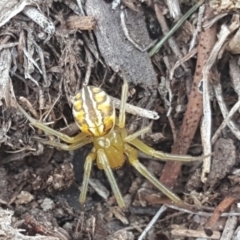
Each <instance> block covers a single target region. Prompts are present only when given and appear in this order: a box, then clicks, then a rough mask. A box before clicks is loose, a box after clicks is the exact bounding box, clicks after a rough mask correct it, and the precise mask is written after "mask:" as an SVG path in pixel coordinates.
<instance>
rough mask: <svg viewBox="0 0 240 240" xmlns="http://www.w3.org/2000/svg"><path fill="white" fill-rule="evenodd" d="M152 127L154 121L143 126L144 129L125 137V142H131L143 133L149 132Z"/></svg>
mask: <svg viewBox="0 0 240 240" xmlns="http://www.w3.org/2000/svg"><path fill="white" fill-rule="evenodd" d="M151 128H152V123H151V124H149V125H148V126H146V127H144V128H142V129H140V130H138V131H136V132H135V133H133V134H130V135H128V136H126V137H124V138H123V139H124V141H125V142H131V141H132V140H134V139H135V138H137V137H139V136H141V135H142V134H145V133H147V132H149V131H150V130H151ZM122 136H123V134H122Z"/></svg>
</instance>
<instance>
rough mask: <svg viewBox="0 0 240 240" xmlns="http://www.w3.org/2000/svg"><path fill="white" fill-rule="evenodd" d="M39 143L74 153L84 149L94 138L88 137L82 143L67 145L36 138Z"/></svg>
mask: <svg viewBox="0 0 240 240" xmlns="http://www.w3.org/2000/svg"><path fill="white" fill-rule="evenodd" d="M35 139H36V140H37V141H38V142H40V143H43V144H45V145H50V146H52V147H55V148H57V149H61V150H64V151H73V150H76V149H78V148H81V147H83V146H84V145H86V144H88V143H91V142H92V138H91V137H86V138H85V139H82V140H81V141H78V142H75V143H72V144H69V145H68V144H65V143H61V142H58V141H54V140H44V139H41V138H35Z"/></svg>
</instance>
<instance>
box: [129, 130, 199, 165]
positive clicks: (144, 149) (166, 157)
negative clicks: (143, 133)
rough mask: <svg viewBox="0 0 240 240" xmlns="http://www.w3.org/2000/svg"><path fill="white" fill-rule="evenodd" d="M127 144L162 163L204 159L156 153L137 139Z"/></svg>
mask: <svg viewBox="0 0 240 240" xmlns="http://www.w3.org/2000/svg"><path fill="white" fill-rule="evenodd" d="M130 136H131V135H130ZM127 142H128V143H129V144H131V145H133V146H134V147H136V148H137V149H138V150H139V151H141V152H143V153H145V154H147V155H149V156H152V157H155V158H157V159H161V160H164V161H181V162H195V161H202V160H203V158H204V157H202V156H200V157H194V156H190V155H177V154H170V153H164V152H161V151H157V150H155V149H154V148H151V147H149V146H148V145H146V144H145V143H143V142H142V141H141V140H139V139H137V138H135V139H133V140H130V141H127Z"/></svg>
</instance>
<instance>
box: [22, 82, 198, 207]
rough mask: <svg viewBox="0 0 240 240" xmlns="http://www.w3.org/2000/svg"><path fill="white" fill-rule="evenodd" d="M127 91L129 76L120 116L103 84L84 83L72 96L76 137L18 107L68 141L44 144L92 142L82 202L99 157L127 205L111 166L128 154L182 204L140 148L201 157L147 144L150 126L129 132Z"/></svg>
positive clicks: (35, 122)
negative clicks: (145, 161)
mask: <svg viewBox="0 0 240 240" xmlns="http://www.w3.org/2000/svg"><path fill="white" fill-rule="evenodd" d="M127 93H128V84H127V82H126V80H124V83H123V86H122V95H121V105H120V110H119V117H118V118H117V117H116V114H115V108H114V106H113V105H112V103H111V98H110V96H108V95H107V93H106V92H104V91H103V90H102V89H101V88H98V87H94V86H87V87H83V88H82V89H81V90H80V91H79V92H78V93H77V94H76V95H75V97H74V98H73V116H74V118H75V121H76V123H77V125H78V126H79V128H80V130H81V133H79V134H78V135H76V136H74V137H69V136H68V135H66V134H63V133H61V132H58V131H56V130H54V129H52V128H50V127H47V126H45V125H44V124H43V123H41V122H39V121H38V120H36V119H34V118H32V117H31V116H29V115H28V113H26V111H25V110H24V109H23V108H22V107H21V106H19V109H20V110H21V112H22V113H23V114H24V115H25V117H26V118H27V119H28V120H29V121H30V123H31V124H32V125H33V126H35V127H36V128H38V129H41V130H43V131H44V132H45V133H46V134H48V135H53V136H56V137H58V138H59V139H61V140H62V141H64V142H66V143H68V144H64V143H60V142H57V141H53V140H49V141H48V140H43V139H39V140H38V141H40V142H42V143H43V144H47V145H51V146H54V147H56V148H59V149H62V150H66V151H69V150H75V149H78V148H80V147H82V146H84V145H86V144H89V143H93V148H92V150H91V152H90V153H89V154H88V155H87V158H86V161H85V165H84V176H83V183H82V191H81V194H80V197H79V201H80V203H81V204H84V202H85V200H86V194H87V188H88V182H89V178H90V173H91V169H92V164H93V162H94V161H96V164H97V167H98V168H99V169H103V170H104V172H105V174H106V176H107V178H108V181H109V183H110V185H111V188H112V191H113V193H114V195H115V197H116V200H117V203H118V205H119V207H120V208H125V203H124V200H123V197H122V195H121V192H120V190H119V188H118V185H117V183H116V180H115V178H114V175H113V171H112V169H117V168H119V167H121V166H122V165H123V164H124V162H125V161H126V159H127V158H128V160H129V162H130V164H131V165H132V166H133V167H134V168H135V169H136V170H137V171H138V172H139V173H140V174H142V175H143V176H144V177H145V178H147V179H148V180H149V181H150V182H151V183H152V184H153V185H154V186H155V187H156V188H158V189H159V190H160V191H162V192H163V193H164V194H165V195H166V196H168V197H169V198H170V199H171V200H172V201H173V202H175V203H177V204H182V201H181V199H180V198H179V197H178V196H177V195H175V194H174V193H173V192H172V191H170V190H169V189H168V188H166V187H165V186H164V185H163V184H161V183H160V182H159V180H158V179H157V178H156V177H154V176H153V175H152V174H151V173H150V172H149V171H148V170H147V168H146V167H145V166H144V165H143V164H142V163H140V162H139V160H138V151H141V152H144V153H145V154H148V155H150V156H152V157H154V158H156V159H161V160H172V161H184V162H192V161H196V160H201V157H200V158H199V157H197V158H196V157H192V156H188V155H173V154H168V153H164V152H161V151H157V150H155V149H153V148H151V147H149V146H147V145H146V144H145V143H143V142H142V141H140V140H139V139H138V138H137V137H139V136H140V135H141V134H143V133H146V132H147V131H148V130H149V127H146V128H144V129H141V130H139V131H137V132H135V133H133V134H131V135H128V134H127V131H126V128H125V107H126V101H127Z"/></svg>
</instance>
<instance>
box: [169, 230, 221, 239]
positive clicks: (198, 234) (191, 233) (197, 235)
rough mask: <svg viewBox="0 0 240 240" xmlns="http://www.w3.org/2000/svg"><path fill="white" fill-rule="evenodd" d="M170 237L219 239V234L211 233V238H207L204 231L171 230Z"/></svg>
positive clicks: (216, 232)
mask: <svg viewBox="0 0 240 240" xmlns="http://www.w3.org/2000/svg"><path fill="white" fill-rule="evenodd" d="M171 234H172V235H175V236H182V237H189V238H194V239H195V238H198V239H199V238H201V239H206V238H207V239H219V238H220V232H218V231H213V232H212V235H211V236H208V235H207V234H206V233H205V232H204V230H192V229H181V228H180V229H173V230H172V231H171Z"/></svg>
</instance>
